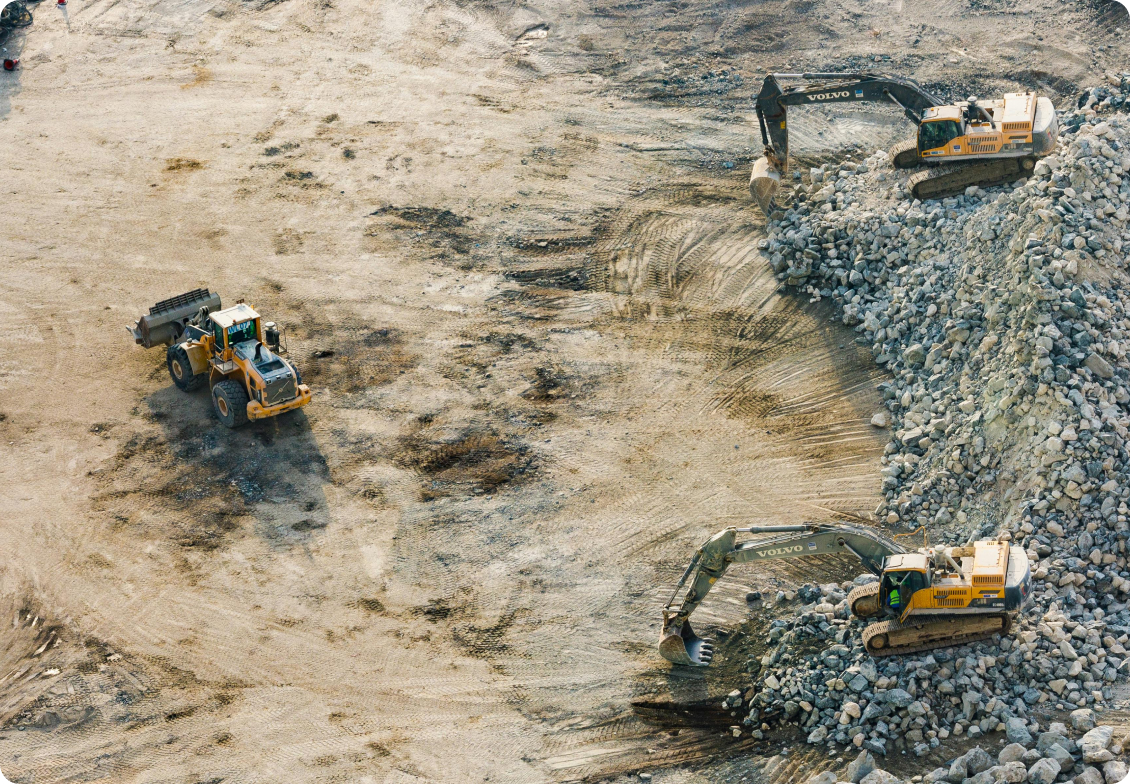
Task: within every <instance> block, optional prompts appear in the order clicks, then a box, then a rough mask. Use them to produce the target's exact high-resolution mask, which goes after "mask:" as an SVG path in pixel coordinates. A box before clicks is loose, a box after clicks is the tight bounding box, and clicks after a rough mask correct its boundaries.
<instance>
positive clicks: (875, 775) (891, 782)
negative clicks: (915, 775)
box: [859, 769, 900, 784]
mask: <svg viewBox="0 0 1130 784" xmlns="http://www.w3.org/2000/svg"><path fill="white" fill-rule="evenodd" d="M859 784H900V782H899V777H898V776H896V775H895V774H893V773H887V771H885V770H878V769H876V770H873V771H871V772H870V773H868V774H867V775H866V776H864V777H863V778H862V779H861V780H860V782H859Z"/></svg>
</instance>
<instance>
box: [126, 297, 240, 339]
mask: <svg viewBox="0 0 1130 784" xmlns="http://www.w3.org/2000/svg"><path fill="white" fill-rule="evenodd" d="M205 307H206V308H208V310H209V311H210V312H215V311H217V310H219V309H220V295H219V294H213V293H212V292H210V291H208V289H194V290H192V291H189V292H187V293H185V294H181V295H179V296H176V297H170V298H169V299H165V300H161V301H160V302H158V303H157V304H156V305H154V306H153V307H151V308H150V309H149V313H147V314H146V315H144V316H142V317H141V318H139V319H138V320H137V323H136V324H135V325H134V326H133V327H132V328H129V327H127V329H129V331H130V334H132V335H133V340H134V342H135V343H137V344H138V345H139V346H144V347H145V348H153V346H157V345H160V344H162V343H163V344H166V345H172V344H173V342H174V341H175V340H176V339H177V338H178V337H180V334H181V333H182V332H183V331H184V325H185V324H186V323H187V322H188V320H189V319H190V318H192V317H193V316H195V315H196V314H197V312H199V310H200V309H201V308H205Z"/></svg>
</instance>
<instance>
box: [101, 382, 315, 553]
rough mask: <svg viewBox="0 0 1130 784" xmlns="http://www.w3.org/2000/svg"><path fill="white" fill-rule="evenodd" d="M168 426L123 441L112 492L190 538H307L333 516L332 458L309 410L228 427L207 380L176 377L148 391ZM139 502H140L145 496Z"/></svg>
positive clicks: (196, 544)
mask: <svg viewBox="0 0 1130 784" xmlns="http://www.w3.org/2000/svg"><path fill="white" fill-rule="evenodd" d="M144 403H145V410H144V412H143V413H144V414H146V415H147V418H148V419H149V420H150V421H152V422H154V423H156V424H157V425H158V427H159V432H153V431H152V430H151V429H150V432H149V433H147V434H142V433H139V434H137V435H135V436H134V437H133V438H131V439H129V441H127V442H126V444H124V445H123V447H122V449H121V450H120V451H119V454H118V456H117V461H116V470H115V471H114V477H113V479H112V481H113V482H114V483H115V484H118V483H120V485H121V487H120V488H118V489H117V491H116V492H111V493H108V494H107V498H108V499H111V500H113V501H114V502H115V503H116V504H117V505H123V506H125V507H126V509H125V512H126V514H127V516H128V519H130V520H133V519H134V518H135V517H136V518H139V519H143V520H145V521H146V522H144V523H142V524H143V525H156V526H157V527H158V528H160V529H161V530H160V531H159V532H158V535H159V536H163V537H165V538H168V539H171V540H172V541H174V542H175V543H177V544H179V545H181V546H182V547H186V548H193V549H200V550H214V549H217V548H220V547H222V546H223V545H224V544H225V543H226V542H227V541H228V540H230V539H233V538H236V537H240V536H248V535H251V536H257V537H259V538H261V539H262V540H264V541H266V542H268V543H269V544H270V545H271V546H273V547H281V548H288V547H293V546H304V545H306V544H308V543H309V541H310V540H311V538H312V537H315V536H317V535H318V532H319V531H320V530H322V529H324V528H326V527H327V526H328V525H329V524H330V522H331V517H330V514H329V509H328V504H327V502H326V495H325V491H324V485H325V484H326V483H327V482H329V481H330V476H329V471H328V468H327V465H326V459H325V457H324V456H323V454H322V451H321V449H320V448H319V446H318V443H317V439H316V438H315V436H314V433H313V431H312V429H311V427H310V422H309V420H308V419H307V417H306V415H305V413H304V412H303V411H301V410H299V411H293V412H290V413H286V414H283V415H280V416H276V417H272V418H269V419H265V420H260V421H257V422H250V423H248V424H246V425H244V426H243V427H240V428H237V429H234V430H233V429H229V428H227V427H224V426H223V425H222V424H221V423H220V422H219V420H218V419H217V417H216V415H215V414H214V412H213V410H212V401H211V398H210V395H209V393H208V390H207V389H206V388H205V389H200V390H196V391H195V392H190V393H185V392H181V391H180V390H179V389H177V388H176V387H175V386H174V385H173V384H172V383H169V384H168V385H167V386H165V387H163V388H161V389H160V390H158V391H156V392H154V393H152V394H150V395H149V396H148V397H146V398H145V400H144ZM139 502H140V503H139Z"/></svg>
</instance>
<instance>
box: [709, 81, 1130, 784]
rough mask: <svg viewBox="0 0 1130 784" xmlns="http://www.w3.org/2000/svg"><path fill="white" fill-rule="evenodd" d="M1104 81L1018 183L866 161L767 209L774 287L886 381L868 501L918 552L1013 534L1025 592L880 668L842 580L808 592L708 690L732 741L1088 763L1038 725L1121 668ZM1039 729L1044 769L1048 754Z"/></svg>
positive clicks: (1080, 708) (821, 174)
mask: <svg viewBox="0 0 1130 784" xmlns="http://www.w3.org/2000/svg"><path fill="white" fill-rule="evenodd" d="M1108 81H1109V82H1110V83H1109V84H1107V85H1104V86H1102V87H1098V88H1095V89H1092V90H1089V91H1088V92H1087V93H1085V94H1084V95H1083V96H1082V97H1081V98H1080V100H1079V102H1078V104H1077V106H1078V108H1077V109H1076V110H1073V111H1069V112H1063V113H1061V115H1060V126H1061V136H1060V138H1059V142H1058V147H1057V149H1056V151H1055V152H1054V154H1053V155H1051V156H1049V157H1047V158H1045V159H1043V160H1041V161H1040V162H1039V163H1038V164H1037V165H1036V168H1035V171H1034V172H1033V175H1032V176H1031V177H1030V178H1029V179H1028V180H1026V181H1022V182H1017V183H1014V184H1013V185H1011V186H1008V187H1004V188H994V189H991V190H989V191H985V190H982V189H980V188H976V187H972V188H969V189H968V190H967V191H966V192H965V194H964V195H962V196H957V197H953V198H947V199H944V200H942V201H930V202H926V203H922V202H919V201H917V200H914V199H913V198H912V197H911V195H910V194H909V192H908V191H907V190H906V187H905V182H906V176H905V173H902V172H897V171H895V170H893V169H892V168H891V167H890V164H889V161H888V158H887V155H886V153H876V154H875V155H873V156H871V157H869V158H867V159H866V160H863V161H861V162H844V163H840V164H838V165H825V166H822V167H820V168H818V169H813V170H811V172H810V175H809V177H808V178H807V179H808V181H807V182H806V183H803V184H800V185H798V186H797V188H796V189H795V191H794V194H793V197H794V198H793V201H792V203H791V204H790V206H789V207H788V208H787V209H783V210H782V211H780V212H777V213H774V214H773V215H772V216H771V219H770V222H769V227H768V239H766V240H764V241H763V244H762V248H763V253H764V255H765V257H766V260H767V261H768V263H770V264H771V265H772V267H773V269H774V270H775V271H776V272H777V273H778V276H779V278H780V279H781V280H782V281H783V282H784V283H786V284H787V285H789V286H793V287H796V288H797V289H799V290H802V291H804V292H806V293H807V294H808V295H810V296H811V297H812V298H813V299H814V300H819V299H831V300H832V301H834V302H835V304H836V305H837V306H838V312H839V314H840V315H841V317H842V319H843V322H844V324H846V325H848V326H851V327H853V328H854V329H855V331H856V332H857V333H858V338H857V340H858V341H859V342H860V343H863V344H866V345H869V346H870V347H871V351H872V354H873V355H874V357H875V361H876V362H878V363H879V364H880V365H883V366H884V367H885V368H887V369H888V371H889V372H890V375H891V380H890V381H889V382H886V383H885V384H883V385H882V387H881V389H882V392H883V396H884V399H885V406H886V408H885V410H883V411H881V412H880V413H879V414H877V415H876V416H875V418H874V419H873V424H875V425H876V426H879V427H887V426H888V425H889V427H890V429H891V433H892V438H891V441H890V443H889V444H888V445H887V448H886V454H885V456H884V457H883V460H882V463H883V468H882V473H883V477H884V478H883V489H884V492H885V500H884V502H883V503H881V504H880V506H879V509H878V510H877V514H879V515H880V516H881V517H882V519H884V520H885V521H886V522H887V523H888V524H889V525H891V526H902V527H905V528H907V529H914V528H917V527H919V526H926V527H927V530H928V531H929V532H930V539H931V541H933V542H938V541H939V540H944V541H951V542H958V541H962V542H964V541H968V540H970V539H973V538H990V537H994V536H997V537H999V538H1001V539H1004V540H1010V541H1013V543H1014V544H1018V545H1020V546H1022V547H1024V548H1025V549H1026V550H1027V552H1028V555H1029V558H1030V560H1031V563H1032V567H1033V577H1034V582H1033V596H1032V598H1031V599H1030V600H1029V603H1028V607H1027V609H1026V611H1025V613H1024V615H1023V617H1022V618H1021V619H1019V622H1018V623H1017V624H1016V625H1014V627H1013V633H1012V636H1010V637H1007V638H1005V639H1001V640H999V641H997V640H994V641H991V642H986V643H979V644H975V645H971V646H964V647H960V648H951V649H942V650H937V651H933V652H931V653H929V654H917V655H911V656H904V657H892V658H890V659H879V660H875V659H872V658H871V657H870V656H868V655H866V654H865V653H864V651H863V647H862V644H861V643H860V631H861V629H862V628H863V625H864V624H863V623H861V622H859V621H854V620H852V619H851V616H850V612H849V611H848V607H847V604H846V601H845V596H846V592H847V590H849V589H850V588H851V585H850V584H844V585H835V584H831V585H824V586H815V587H812V586H809V587H808V588H807V589H806V590H807V591H808V594H807V595H804V594H803V592H802V597H801V601H802V602H805V606H804V607H803V609H802V611H801V613H800V614H799V615H797V616H796V617H794V618H792V619H791V620H779V621H774V622H773V624H772V626H771V627H770V629H769V631H768V641H769V643H770V645H771V647H770V650H769V652H768V653H766V654H765V655H764V656H761V657H755V658H751V659H750V662H749V671H750V674H751V676H752V680H753V683H752V685H751V686H749V687H747V688H746V689H744V690H737V691H734V692H732V693H731V695H730V696H729V697H728V698H727V700H726V707H727V708H729V709H731V710H733V711H735V712H737V711H738V710H741V711H742V712H743V713H745V715H746V717H745V719H744V729H743V731H744V732H753V733H754V734H755V735H757V734H759V733H761V732H763V731H764V730H766V729H768V725H769V724H770V723H780V722H787V723H795V724H797V725H799V726H800V727H802V728H804V730H805V731H806V733H807V738H808V741H809V742H810V743H813V744H824V743H839V744H854V745H855V746H857V747H862V748H863V749H864V750H865V751H866V752H869V753H874V754H880V755H883V754H887V753H889V752H890V751H891V750H892V749H893V748H898V749H900V750H905V751H912V752H914V753H917V754H919V755H922V754H925V753H926V752H927V751H929V750H930V748H931V747H936V746H938V745H939V744H940V743H941V742H942V741H943V740H945V739H946V738H947V737H949V736H950V735H951V734H952V735H961V734H965V735H971V736H978V735H980V734H983V733H987V732H1006V733H1007V734H1008V739H1009V741H1010V742H1011V745H1010V746H1009V748H1010V749H1012V751H1011V752H1010V755H1011V754H1018V756H1016V758H1015V759H1009V760H1006V761H1004V762H1000V765H999V766H998V768H999V767H1000V766H1007V765H1012V766H1013V768H1016V766H1017V765H1022V766H1023V767H1024V771H1021V770H1020V768H1016V769H1015V770H1013V768H1009V769H1008V770H1007V771H1006V770H1003V769H1000V770H997V773H995V774H992V775H994V776H997V778H991V777H990V778H985V777H982V779H978V782H980V781H982V780H984V781H985V782H986V784H988V782H991V781H997V780H1006V781H1013V780H1015V781H1024V780H1026V779H1025V778H1024V776H1027V777H1028V778H1027V780H1031V781H1035V779H1032V778H1031V777H1032V775H1033V774H1032V769H1033V768H1034V767H1036V766H1039V765H1042V766H1043V767H1041V768H1040V769H1039V770H1038V771H1037V773H1036V775H1037V778H1039V777H1041V776H1049V775H1050V777H1051V778H1050V779H1049V780H1048V782H1050V781H1051V780H1052V779H1055V778H1056V777H1057V776H1060V769H1061V768H1062V767H1063V766H1064V765H1066V766H1068V767H1071V766H1075V765H1079V764H1085V761H1084V762H1079V761H1077V760H1076V758H1075V757H1072V759H1071V760H1069V759H1068V758H1067V757H1064V756H1063V754H1064V753H1066V754H1068V755H1069V756H1070V755H1074V754H1075V744H1074V743H1073V742H1072V741H1070V740H1068V739H1067V737H1068V736H1067V730H1066V728H1063V731H1062V732H1060V730H1059V727H1060V725H1055V724H1053V725H1052V726H1051V727H1050V728H1045V729H1046V731H1044V732H1041V729H1042V728H1043V727H1042V725H1041V723H1040V717H1041V716H1044V717H1045V721H1046V715H1047V714H1048V713H1049V712H1050V710H1052V709H1059V710H1074V713H1072V721H1073V725H1074V726H1073V729H1074V730H1076V731H1078V732H1085V731H1088V730H1091V729H1092V727H1093V726H1094V714H1093V713H1092V710H1091V709H1092V707H1095V706H1101V705H1102V704H1103V703H1105V702H1108V701H1109V700H1111V699H1112V698H1113V692H1112V689H1111V687H1112V686H1113V685H1114V684H1115V683H1117V682H1118V681H1120V680H1124V679H1126V677H1127V676H1128V675H1130V656H1128V654H1127V652H1126V649H1125V647H1124V645H1126V644H1127V642H1128V640H1130V611H1128V609H1127V605H1126V603H1125V602H1126V597H1127V594H1128V593H1130V567H1128V564H1127V552H1126V550H1127V547H1126V539H1127V537H1128V536H1130V525H1128V518H1130V451H1128V446H1130V445H1128V443H1127V439H1128V438H1130V356H1128V355H1130V270H1128V269H1127V257H1126V254H1125V253H1124V248H1126V250H1130V230H1128V229H1130V223H1128V222H1130V117H1128V116H1127V115H1126V114H1124V113H1123V112H1122V111H1120V110H1121V109H1122V108H1124V106H1125V105H1126V104H1127V103H1130V74H1125V75H1122V76H1121V77H1114V78H1111V79H1109V80H1108ZM868 579H874V578H871V577H870V576H868ZM1049 733H1051V734H1052V735H1056V734H1057V733H1058V735H1061V736H1062V737H1063V743H1060V744H1058V747H1059V749H1060V751H1058V752H1057V753H1058V754H1059V757H1060V758H1057V757H1055V755H1052V756H1050V757H1049V756H1045V752H1048V753H1049V754H1050V751H1049V750H1050V749H1051V748H1052V747H1053V746H1056V745H1057V744H1055V743H1049V742H1047V741H1045V738H1046V737H1051V735H1049ZM1033 739H1038V740H1036V741H1034V740H1033ZM1033 743H1035V744H1036V746H1035V747H1033V745H1032V744H1033ZM1016 746H1019V747H1020V748H1019V749H1018V748H1014V747H1016ZM1033 748H1034V749H1035V750H1033ZM1037 751H1038V752H1039V754H1040V756H1039V759H1038V760H1037V759H1036V757H1035V756H1034V755H1035V754H1036V752H1037ZM971 753H972V752H971ZM981 753H982V754H984V752H981ZM1117 753H1121V752H1120V751H1119V752H1117ZM1076 756H1077V755H1076ZM978 759H979V758H978ZM1072 760H1076V761H1072ZM990 762H991V761H990ZM1096 764H1097V763H1096ZM1104 764H1105V763H1104ZM1057 765H1058V766H1059V767H1058V768H1056V770H1055V771H1054V772H1052V768H1055V767H1056V766H1057ZM973 767H977V768H978V770H976V771H974V772H973V773H971V774H970V775H969V776H968V778H973V777H974V776H976V775H981V774H982V773H983V772H984V771H986V770H989V769H990V768H991V767H992V766H991V765H985V766H984V767H980V762H978V763H977V765H974V766H973ZM971 769H972V768H970V770H971ZM1072 769H1074V768H1072ZM994 770H996V768H994ZM1088 770H1094V771H1098V768H1090V769H1088ZM957 773H960V771H957V772H955V771H954V770H950V771H947V772H946V773H945V775H944V776H938V777H936V780H941V779H943V778H944V779H945V780H946V781H949V782H952V783H953V784H957V782H961V781H964V780H965V779H966V778H967V777H966V776H965V775H964V774H963V775H960V776H958V775H957ZM1022 773H1023V775H1021V774H1022ZM1084 773H1085V771H1081V772H1080V775H1083V774H1084ZM998 774H999V775H998ZM931 775H933V774H931ZM1086 775H1087V776H1089V777H1090V778H1089V779H1087V780H1086V781H1083V782H1079V784H1101V781H1102V777H1103V776H1104V775H1106V774H1104V773H1101V772H1099V773H1094V774H1090V773H1087V774H1086ZM1096 775H1097V776H1099V778H1098V779H1095V778H1094V777H1095V776H1096ZM955 776H956V778H955ZM1017 776H1019V778H1016V777H1017ZM853 781H855V782H858V781H860V779H859V778H854V779H853ZM1048 782H1041V783H1040V784H1048ZM875 784H878V782H876V783H875Z"/></svg>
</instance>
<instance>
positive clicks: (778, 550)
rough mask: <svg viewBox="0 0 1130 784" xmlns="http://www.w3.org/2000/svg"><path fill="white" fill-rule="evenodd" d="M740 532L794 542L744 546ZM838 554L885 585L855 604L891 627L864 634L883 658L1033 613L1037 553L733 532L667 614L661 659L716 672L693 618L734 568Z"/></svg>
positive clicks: (861, 613) (717, 542)
mask: <svg viewBox="0 0 1130 784" xmlns="http://www.w3.org/2000/svg"><path fill="white" fill-rule="evenodd" d="M740 533H749V534H788V535H786V536H771V537H769V538H759V539H755V540H751V541H744V542H741V543H739V542H738V534H740ZM836 553H848V554H851V555H854V556H855V557H856V558H858V559H859V560H860V562H861V563H862V564H863V566H864V568H865V569H867V570H868V571H869V572H871V573H872V574H874V575H876V576H877V577H878V578H879V579H878V581H876V582H872V583H869V584H866V585H862V586H858V587H856V588H854V589H853V590H852V591H851V593H850V594H848V597H847V601H848V606H849V608H850V610H851V612H852V614H853V615H854V616H855V617H857V618H863V619H869V618H878V617H881V616H886V617H887V618H888V620H883V621H879V622H877V623H872V624H870V625H869V626H867V628H866V629H864V631H863V642H864V645H865V647H866V649H867V650H868V652H870V653H871V654H872V655H873V656H889V655H892V654H898V653H909V652H912V651H921V650H929V649H931V648H936V647H940V646H944V645H952V644H961V643H964V642H971V641H973V640H979V639H984V638H986V637H991V636H992V635H993V634H997V633H1003V632H1007V630H1008V628H1009V625H1010V623H1011V614H1012V613H1015V612H1016V611H1018V610H1019V609H1020V608H1021V607H1022V606H1023V604H1024V602H1025V600H1026V599H1027V596H1028V590H1029V586H1030V582H1031V575H1030V571H1029V565H1028V556H1027V554H1026V553H1025V552H1024V550H1023V549H1022V548H1020V547H1010V546H1009V545H1008V544H1007V543H1003V542H996V541H990V540H986V541H978V542H974V543H973V544H969V545H965V546H963V547H940V548H932V547H924V548H922V549H919V550H917V551H913V552H912V551H908V550H906V549H905V548H903V547H902V545H900V544H899V543H898V542H896V541H895V540H894V539H892V538H890V537H888V536H886V535H885V534H883V533H881V532H879V531H877V530H875V529H873V528H868V527H866V526H859V525H820V524H805V525H787V526H754V527H750V528H725V529H723V530H721V531H719V532H718V533H716V534H715V535H714V536H712V537H710V539H708V540H707V541H706V542H705V543H704V544H703V545H702V546H701V547H699V548H698V550H697V551H696V552H695V554H694V557H693V558H691V562H690V564H689V565H688V566H687V568H686V571H684V572H683V576H682V578H680V580H679V582H678V584H677V585H676V586H675V590H674V592H673V593H672V595H671V598H670V599H669V600H668V602H667V604H666V605H665V606H664V607H663V630H662V631H661V632H660V637H659V651H660V654H662V656H663V658H665V659H667V660H668V661H669V662H672V663H673V664H683V665H694V666H706V665H708V664H710V662H711V660H712V659H713V657H714V647H713V644H712V643H711V642H710V641H709V640H707V639H704V638H702V637H699V636H698V635H697V634H695V633H694V631H693V630H692V629H691V625H690V616H691V613H693V612H694V611H695V609H696V608H697V607H698V606H699V605H700V604H701V603H702V601H703V599H705V598H706V595H707V593H709V591H710V589H711V588H712V587H713V586H714V584H715V583H716V582H718V580H720V579H721V578H722V576H723V575H724V574H725V573H726V570H727V569H728V568H729V566H730V564H734V563H749V562H751V561H761V560H769V559H778V558H805V557H809V556H815V555H831V554H836ZM684 587H685V588H686V591H685V593H684V594H683V598H682V600H681V601H680V602H678V607H677V609H676V601H677V599H678V597H679V594H680V592H681V591H683V589H684ZM956 641H960V642H956Z"/></svg>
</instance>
